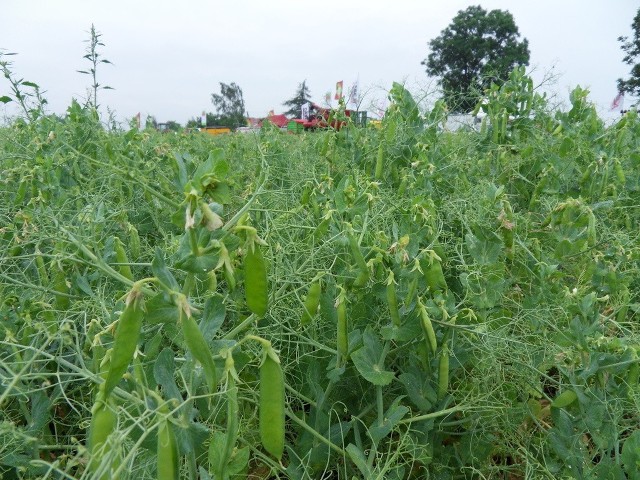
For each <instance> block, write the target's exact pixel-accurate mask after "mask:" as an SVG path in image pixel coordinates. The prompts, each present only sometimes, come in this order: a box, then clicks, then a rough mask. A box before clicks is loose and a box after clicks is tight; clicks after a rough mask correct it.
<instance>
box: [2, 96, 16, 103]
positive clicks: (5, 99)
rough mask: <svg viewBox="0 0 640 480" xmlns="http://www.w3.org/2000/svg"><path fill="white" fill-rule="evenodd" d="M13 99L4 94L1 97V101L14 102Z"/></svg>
mask: <svg viewBox="0 0 640 480" xmlns="http://www.w3.org/2000/svg"><path fill="white" fill-rule="evenodd" d="M12 101H13V100H11V98H10V97H7V96H6V95H3V96H2V97H0V102H2V103H9V102H12Z"/></svg>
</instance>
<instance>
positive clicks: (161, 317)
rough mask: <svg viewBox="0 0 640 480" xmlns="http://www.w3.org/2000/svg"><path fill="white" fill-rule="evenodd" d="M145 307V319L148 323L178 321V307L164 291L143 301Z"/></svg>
mask: <svg viewBox="0 0 640 480" xmlns="http://www.w3.org/2000/svg"><path fill="white" fill-rule="evenodd" d="M145 307H146V308H147V313H146V315H145V321H146V322H148V323H150V324H156V323H176V322H177V321H178V307H176V305H175V304H174V303H173V301H171V298H169V295H167V294H166V293H165V292H160V293H158V294H157V295H155V296H153V297H151V299H150V300H148V301H147V302H146V303H145Z"/></svg>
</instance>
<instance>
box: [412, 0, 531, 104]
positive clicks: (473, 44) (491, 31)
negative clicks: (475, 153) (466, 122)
mask: <svg viewBox="0 0 640 480" xmlns="http://www.w3.org/2000/svg"><path fill="white" fill-rule="evenodd" d="M519 37H520V33H519V32H518V27H517V26H516V24H515V22H514V20H513V16H512V15H511V13H509V12H508V11H503V10H491V11H490V12H487V11H486V10H484V9H483V8H482V7H480V6H471V7H468V8H467V9H466V10H460V11H459V12H458V14H457V15H456V16H455V17H454V18H453V21H452V22H451V24H450V25H449V26H448V27H447V28H445V29H444V30H443V31H442V32H440V35H439V36H438V37H436V38H434V39H433V40H431V41H430V42H429V46H430V47H431V53H430V54H429V56H428V57H427V58H426V59H425V60H423V61H422V62H421V63H422V65H425V66H426V67H427V68H426V71H427V73H428V74H429V75H431V76H434V77H439V81H438V83H439V85H440V86H441V87H442V90H443V92H444V97H445V101H446V102H447V106H448V107H449V109H450V110H451V111H454V112H469V111H471V110H472V109H473V108H474V106H475V105H476V103H477V101H478V99H479V97H480V95H481V94H482V91H483V90H484V89H485V88H487V87H488V86H489V85H490V84H491V82H492V81H493V82H496V83H499V82H501V81H504V80H506V79H507V78H508V76H509V73H510V72H511V70H513V68H514V67H516V66H518V65H528V64H529V46H528V45H529V42H528V41H527V39H526V38H525V39H523V40H522V41H519V40H518V38H519Z"/></svg>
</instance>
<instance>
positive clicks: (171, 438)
mask: <svg viewBox="0 0 640 480" xmlns="http://www.w3.org/2000/svg"><path fill="white" fill-rule="evenodd" d="M157 455H158V456H157V466H158V480H178V479H179V478H180V457H179V454H178V444H177V443H176V437H175V435H174V433H173V429H172V428H171V422H170V421H169V420H167V418H166V417H163V418H162V419H161V420H160V424H159V426H158V451H157Z"/></svg>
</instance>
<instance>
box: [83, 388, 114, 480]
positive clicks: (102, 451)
mask: <svg viewBox="0 0 640 480" xmlns="http://www.w3.org/2000/svg"><path fill="white" fill-rule="evenodd" d="M117 420H118V417H117V415H116V411H115V408H114V405H113V403H112V402H106V401H103V400H98V401H97V402H96V403H95V404H94V406H93V408H92V409H91V424H90V426H89V435H88V436H87V450H88V451H89V462H88V465H87V468H88V469H89V471H91V472H97V471H98V470H99V468H100V464H101V463H102V461H103V459H104V458H105V457H107V455H108V454H109V445H108V444H107V440H108V438H109V435H111V433H112V432H113V431H114V430H115V428H116V423H117ZM112 467H113V465H112ZM109 478H111V476H110V475H109V472H105V473H104V474H103V475H101V476H100V480H107V479H109Z"/></svg>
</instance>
